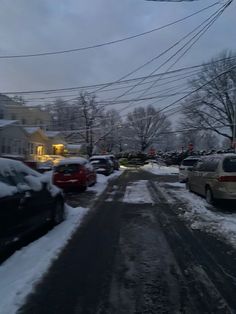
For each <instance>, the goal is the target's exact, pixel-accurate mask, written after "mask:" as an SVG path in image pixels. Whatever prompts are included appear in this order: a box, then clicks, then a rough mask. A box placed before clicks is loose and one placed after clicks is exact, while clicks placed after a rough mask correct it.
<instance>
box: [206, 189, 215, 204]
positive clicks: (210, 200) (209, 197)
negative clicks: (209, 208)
mask: <svg viewBox="0 0 236 314" xmlns="http://www.w3.org/2000/svg"><path fill="white" fill-rule="evenodd" d="M206 201H207V203H208V204H211V205H212V204H214V197H213V194H212V191H211V189H210V188H209V187H207V188H206Z"/></svg>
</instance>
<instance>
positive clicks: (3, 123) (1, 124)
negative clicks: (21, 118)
mask: <svg viewBox="0 0 236 314" xmlns="http://www.w3.org/2000/svg"><path fill="white" fill-rule="evenodd" d="M16 122H17V120H5V119H0V128H4V127H6V126H9V125H11V124H15V123H16Z"/></svg>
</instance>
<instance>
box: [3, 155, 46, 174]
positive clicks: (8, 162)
mask: <svg viewBox="0 0 236 314" xmlns="http://www.w3.org/2000/svg"><path fill="white" fill-rule="evenodd" d="M12 171H19V172H26V173H28V174H32V175H34V176H35V175H36V176H40V174H39V173H38V172H37V171H35V170H33V169H31V168H30V167H28V166H26V165H25V164H24V163H23V162H21V161H19V160H14V159H8V158H0V174H2V175H4V174H6V173H11V172H12Z"/></svg>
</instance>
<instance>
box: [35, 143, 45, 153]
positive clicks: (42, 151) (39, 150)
mask: <svg viewBox="0 0 236 314" xmlns="http://www.w3.org/2000/svg"><path fill="white" fill-rule="evenodd" d="M36 154H37V155H38V156H42V155H43V154H44V147H43V145H38V146H37V149H36Z"/></svg>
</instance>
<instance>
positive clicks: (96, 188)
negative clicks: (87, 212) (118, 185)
mask: <svg viewBox="0 0 236 314" xmlns="http://www.w3.org/2000/svg"><path fill="white" fill-rule="evenodd" d="M122 173H123V171H121V170H119V171H115V172H113V173H112V174H110V175H109V176H104V175H103V174H99V173H98V174H97V183H96V184H95V185H93V186H91V187H89V188H88V189H87V191H92V192H95V193H96V194H97V195H100V194H101V193H102V192H103V191H104V190H105V189H106V187H107V185H108V183H109V181H111V180H113V179H114V178H117V177H119V176H120V175H121V174H122Z"/></svg>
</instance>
